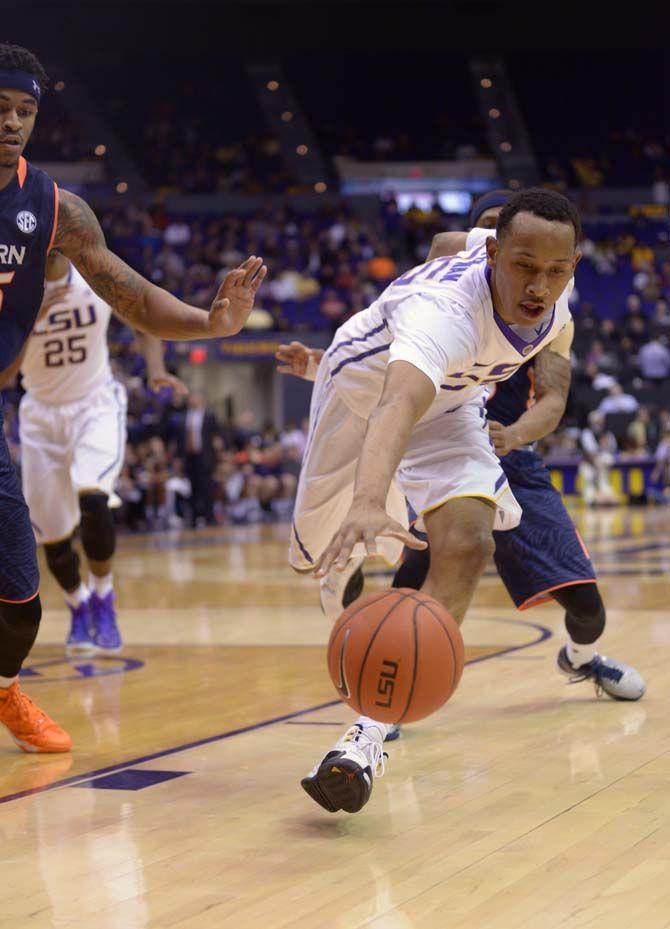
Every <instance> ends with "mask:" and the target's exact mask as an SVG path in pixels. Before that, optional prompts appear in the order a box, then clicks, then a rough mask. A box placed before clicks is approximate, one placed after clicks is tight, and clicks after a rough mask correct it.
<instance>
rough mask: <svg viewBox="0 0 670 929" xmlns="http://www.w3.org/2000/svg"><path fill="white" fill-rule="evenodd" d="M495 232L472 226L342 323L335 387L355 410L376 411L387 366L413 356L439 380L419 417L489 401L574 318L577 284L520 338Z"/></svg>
mask: <svg viewBox="0 0 670 929" xmlns="http://www.w3.org/2000/svg"><path fill="white" fill-rule="evenodd" d="M492 234H493V235H494V234H495V233H492V232H490V231H487V230H479V229H478V230H476V231H475V230H473V233H471V235H470V236H469V237H468V245H471V247H469V248H467V250H466V251H463V252H459V253H458V254H457V255H451V256H449V257H446V258H435V259H433V260H432V261H429V262H426V263H425V264H422V265H420V266H418V267H415V268H412V269H411V270H410V271H407V272H406V273H405V274H403V275H402V276H401V277H399V278H398V279H397V280H395V281H394V282H393V283H392V284H391V285H390V286H389V287H387V288H386V290H385V291H384V293H382V294H381V295H380V297H379V298H378V299H377V300H376V301H375V302H374V303H373V304H372V305H371V306H370V307H368V309H367V310H363V311H362V312H361V313H357V314H356V315H355V316H352V318H351V319H349V320H347V322H346V323H344V324H343V325H342V326H340V328H339V329H338V330H337V332H336V333H335V337H334V339H333V341H332V343H331V346H330V348H329V349H328V350H327V352H326V355H325V360H326V363H327V364H328V366H329V369H330V375H331V378H332V382H333V385H334V387H335V388H336V390H337V391H338V393H339V394H340V396H341V397H342V400H343V401H344V402H345V403H346V404H347V406H348V407H349V408H350V409H351V410H352V411H353V412H354V413H356V414H357V415H358V416H362V417H364V418H367V417H368V416H369V415H370V413H371V412H372V410H373V409H374V408H375V406H376V405H377V404H378V402H379V399H380V397H381V393H382V389H383V385H384V378H385V376H386V368H387V365H388V364H389V363H391V362H392V361H398V360H402V361H408V362H410V363H411V364H412V365H414V367H416V368H418V369H419V370H420V371H422V372H423V373H424V374H425V375H426V376H427V377H429V378H430V379H431V381H432V382H433V384H434V386H435V400H434V402H433V403H432V404H431V406H430V407H429V408H428V410H427V412H426V413H425V414H424V416H423V417H422V420H421V422H426V421H429V420H432V419H435V418H436V417H438V416H440V415H441V414H442V413H446V412H448V411H450V410H454V409H456V408H458V407H460V406H462V405H463V404H465V403H469V402H474V401H477V400H479V399H480V398H481V400H482V402H484V400H485V397H486V388H487V385H490V384H495V383H496V382H497V381H502V380H506V379H507V378H509V377H511V376H512V374H514V372H515V371H516V370H517V369H518V368H519V367H521V365H522V364H524V362H526V361H528V359H529V358H532V356H533V355H535V354H537V353H538V352H539V351H541V349H543V348H544V347H545V346H546V345H548V344H549V343H550V342H551V341H552V340H553V339H554V338H555V337H556V336H557V335H558V334H559V332H560V331H561V330H562V329H563V328H564V327H565V326H566V325H567V324H568V322H569V321H570V319H571V315H570V309H569V306H568V297H569V295H570V293H571V291H572V286H573V285H572V283H571V284H570V285H569V286H568V287H567V288H566V289H565V290H564V291H563V293H562V294H561V296H560V297H559V298H558V300H557V301H556V304H555V305H554V306H553V307H552V309H551V312H550V313H549V314H548V315H547V316H545V318H544V319H542V320H540V321H538V324H537V326H536V327H535V329H534V331H531V333H530V335H532V336H533V338H532V340H528V341H527V340H525V339H523V338H521V337H520V336H519V335H518V334H517V333H516V332H515V331H514V329H513V328H512V327H510V326H508V325H507V323H505V322H504V320H503V319H501V317H500V316H499V315H498V313H496V312H495V310H494V308H493V302H492V298H491V289H490V286H489V270H488V268H487V263H486V244H485V243H486V238H487V237H488V236H489V235H492ZM473 240H474V243H475V244H472V242H473ZM525 334H526V335H527V334H528V333H525Z"/></svg>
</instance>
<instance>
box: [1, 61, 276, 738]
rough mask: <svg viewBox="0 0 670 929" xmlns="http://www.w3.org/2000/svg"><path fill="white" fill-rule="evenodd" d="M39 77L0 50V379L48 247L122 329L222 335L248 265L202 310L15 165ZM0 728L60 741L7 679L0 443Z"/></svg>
mask: <svg viewBox="0 0 670 929" xmlns="http://www.w3.org/2000/svg"><path fill="white" fill-rule="evenodd" d="M47 82H48V79H47V76H46V73H45V71H44V68H43V67H42V65H41V64H40V62H39V61H38V60H37V58H36V57H35V55H33V54H32V53H31V52H29V51H28V50H27V49H24V48H21V47H20V46H16V45H10V44H6V43H3V44H0V300H1V312H0V371H4V370H6V369H7V368H9V367H10V365H11V364H12V363H13V362H14V361H15V360H16V358H17V357H18V356H19V354H20V353H21V350H22V349H23V345H24V343H25V342H26V340H27V339H28V337H29V336H30V333H31V332H32V330H33V327H34V325H35V320H36V318H37V315H38V312H39V309H40V306H41V303H42V296H43V291H44V276H45V269H46V260H47V255H48V254H49V252H50V251H51V248H52V247H54V246H55V247H56V249H57V250H58V251H59V252H60V253H61V254H63V255H65V256H66V257H67V258H69V259H70V260H71V261H72V263H73V264H74V266H75V267H76V268H77V270H78V271H79V272H80V274H81V275H82V277H83V278H84V280H85V281H86V282H87V284H88V285H89V286H90V287H91V289H92V290H93V291H94V292H95V293H96V294H97V295H98V296H99V297H100V298H101V299H102V300H104V301H105V302H107V303H109V304H110V305H111V307H112V309H113V311H114V312H115V313H116V314H117V315H118V316H120V317H121V318H122V319H123V320H125V321H126V322H128V323H129V324H130V325H132V326H133V327H134V328H137V329H139V330H140V331H142V332H148V333H151V334H153V335H155V336H157V337H158V338H164V339H203V338H222V337H225V336H228V335H231V334H233V333H235V332H238V331H239V329H240V328H241V327H242V325H243V324H244V321H245V320H246V318H247V317H248V315H249V313H250V312H251V310H252V308H253V304H254V298H255V294H256V291H257V290H258V287H259V286H260V284H261V282H262V280H263V278H264V276H265V273H266V270H265V268H264V267H263V262H262V260H261V259H259V258H255V257H251V258H249V259H248V260H247V261H246V262H244V264H243V265H241V266H240V267H239V268H236V269H235V270H234V271H231V272H230V273H229V274H228V275H226V277H225V278H224V280H223V282H222V284H221V286H220V288H219V291H218V293H217V295H216V298H215V299H214V302H213V303H212V307H211V309H210V311H209V313H207V312H203V310H200V309H198V308H197V307H192V306H189V305H188V304H186V303H183V302H182V301H181V300H178V299H177V298H176V297H173V296H172V295H171V294H169V293H167V292H166V291H164V290H162V289H161V288H159V287H156V286H155V285H154V284H151V283H149V282H148V281H146V280H145V279H144V278H143V277H141V275H139V274H137V273H136V272H135V271H133V270H132V269H131V268H130V267H128V265H126V264H125V263H124V262H123V261H121V259H120V258H118V257H117V256H116V255H114V254H113V253H112V252H110V251H109V250H108V249H107V246H106V244H105V239H104V236H103V233H102V230H101V228H100V224H99V223H98V221H97V219H96V218H95V215H94V214H93V211H92V210H91V209H90V207H88V205H87V204H86V203H85V202H84V201H83V200H82V199H81V198H80V197H77V196H75V195H74V194H71V193H68V192H66V191H60V192H59V190H58V187H57V186H56V184H55V183H54V182H53V181H52V180H51V178H50V177H49V176H48V175H47V174H45V173H44V172H43V171H41V170H39V169H38V168H35V167H34V166H33V165H30V164H28V162H27V161H26V160H25V159H24V158H23V151H24V149H25V147H26V145H27V143H28V140H29V139H30V135H31V133H32V131H33V127H34V125H35V120H36V117H37V113H38V109H39V106H40V102H41V99H42V95H43V92H44V90H45V88H46V85H47ZM0 522H1V523H2V527H3V531H2V533H0V722H1V723H3V725H4V726H6V728H7V729H8V730H9V732H10V734H11V735H12V737H13V738H14V741H15V742H16V743H17V745H18V746H19V747H20V748H22V749H23V750H24V751H28V752H67V751H70V749H71V747H72V741H71V739H70V736H69V735H68V733H67V732H65V730H63V729H62V728H61V727H60V726H58V725H57V723H55V722H54V721H53V720H52V719H51V718H50V717H49V716H48V715H47V714H46V713H45V712H44V711H43V710H42V709H40V708H39V707H38V706H36V705H35V704H34V703H33V701H32V700H31V699H30V698H29V697H28V696H27V695H26V694H24V693H23V691H22V690H21V688H20V686H19V683H18V675H19V671H20V670H21V667H22V665H23V662H24V661H25V659H26V657H27V655H28V654H29V652H30V650H31V648H32V646H33V643H34V641H35V638H36V636H37V631H38V628H39V623H40V619H41V615H42V607H41V602H40V597H39V589H38V587H39V575H38V569H37V557H36V547H35V536H34V534H33V530H32V527H31V525H30V518H29V513H28V507H27V506H26V503H25V500H24V498H23V494H22V493H21V487H20V485H19V481H18V477H17V474H16V471H15V470H14V467H13V465H12V462H11V460H10V457H9V452H8V449H7V445H6V443H5V442H4V439H1V440H0Z"/></svg>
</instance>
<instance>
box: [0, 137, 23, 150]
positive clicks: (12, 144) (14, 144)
mask: <svg viewBox="0 0 670 929" xmlns="http://www.w3.org/2000/svg"><path fill="white" fill-rule="evenodd" d="M0 145H3V146H5V147H6V148H21V142H20V141H19V140H18V139H0Z"/></svg>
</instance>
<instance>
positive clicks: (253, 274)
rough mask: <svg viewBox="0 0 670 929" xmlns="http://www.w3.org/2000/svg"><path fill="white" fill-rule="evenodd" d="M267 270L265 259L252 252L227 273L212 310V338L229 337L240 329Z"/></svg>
mask: <svg viewBox="0 0 670 929" xmlns="http://www.w3.org/2000/svg"><path fill="white" fill-rule="evenodd" d="M267 271H268V269H267V268H266V266H265V265H264V264H263V259H262V258H257V257H256V256H255V255H252V256H251V257H250V258H247V260H246V261H243V262H242V264H241V265H240V266H239V267H238V268H235V269H234V270H233V271H229V272H228V273H227V274H226V276H225V277H224V279H223V281H222V282H221V286H220V287H219V290H218V292H217V294H216V297H215V298H214V301H213V303H212V305H211V307H210V310H209V324H208V329H209V332H208V336H209V338H216V337H217V336H220V337H221V338H225V337H226V336H229V335H235V334H236V333H237V332H239V331H240V329H241V328H242V326H244V324H245V322H246V321H247V319H248V318H249V314H250V313H251V311H252V309H253V307H254V299H255V297H256V293H257V291H258V288H259V287H260V286H261V284H262V283H263V281H264V280H265V275H266V274H267Z"/></svg>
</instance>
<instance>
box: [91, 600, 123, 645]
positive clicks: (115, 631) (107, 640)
mask: <svg viewBox="0 0 670 929" xmlns="http://www.w3.org/2000/svg"><path fill="white" fill-rule="evenodd" d="M89 603H90V604H91V627H92V630H93V644H94V646H95V649H96V651H100V652H108V653H109V654H114V653H116V652H120V651H121V645H122V642H121V633H120V632H119V627H118V626H117V624H116V609H115V607H114V591H113V590H110V591H109V593H108V594H105V596H104V597H100V596H98V594H96V593H95V591H93V593H92V594H91V597H90V600H89Z"/></svg>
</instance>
